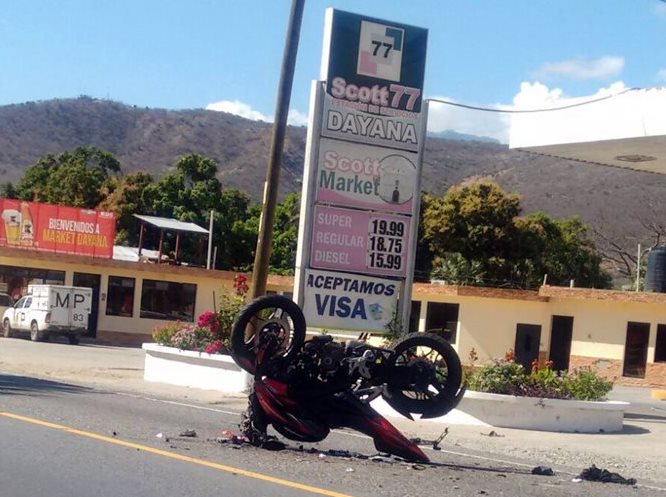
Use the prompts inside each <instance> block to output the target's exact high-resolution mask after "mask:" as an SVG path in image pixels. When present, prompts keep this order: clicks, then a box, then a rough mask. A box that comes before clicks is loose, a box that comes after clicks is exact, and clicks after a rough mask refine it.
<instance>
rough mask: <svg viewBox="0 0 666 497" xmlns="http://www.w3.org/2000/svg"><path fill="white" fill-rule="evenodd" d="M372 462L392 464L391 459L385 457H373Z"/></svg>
mask: <svg viewBox="0 0 666 497" xmlns="http://www.w3.org/2000/svg"><path fill="white" fill-rule="evenodd" d="M370 460H371V461H372V462H391V459H390V458H388V457H384V456H372V457H371V458H370Z"/></svg>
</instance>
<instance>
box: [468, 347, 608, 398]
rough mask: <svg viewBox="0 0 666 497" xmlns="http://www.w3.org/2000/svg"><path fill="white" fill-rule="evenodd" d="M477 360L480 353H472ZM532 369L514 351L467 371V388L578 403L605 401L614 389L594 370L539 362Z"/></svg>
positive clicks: (534, 362) (472, 357) (473, 351)
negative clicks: (558, 367) (557, 368)
mask: <svg viewBox="0 0 666 497" xmlns="http://www.w3.org/2000/svg"><path fill="white" fill-rule="evenodd" d="M476 359H477V356H476V351H475V350H474V349H472V351H471V352H470V360H471V361H472V363H473V362H474V361H476ZM531 366H532V367H531V370H530V371H529V372H527V371H525V368H523V366H522V365H520V364H518V363H516V362H515V354H514V353H513V351H512V350H510V351H509V352H507V354H506V355H505V357H504V358H503V359H497V360H495V361H493V364H490V365H487V366H481V367H478V368H475V367H474V365H473V364H472V365H471V366H468V367H466V373H467V376H466V382H467V388H469V389H470V390H476V391H479V392H487V393H499V394H506V395H516V396H519V397H539V398H546V399H575V400H604V399H605V398H606V395H607V394H608V392H610V391H611V389H612V388H613V383H612V382H611V381H608V380H605V379H603V378H600V377H599V376H597V374H596V373H595V372H594V371H593V370H592V369H590V368H581V369H576V370H573V371H554V370H553V362H552V361H545V362H543V363H542V362H539V360H538V359H535V360H534V361H533V362H532V365H531Z"/></svg>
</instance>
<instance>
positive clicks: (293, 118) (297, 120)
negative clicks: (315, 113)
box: [287, 109, 308, 126]
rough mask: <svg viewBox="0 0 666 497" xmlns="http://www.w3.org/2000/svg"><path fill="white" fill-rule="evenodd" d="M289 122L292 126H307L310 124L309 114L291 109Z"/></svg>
mask: <svg viewBox="0 0 666 497" xmlns="http://www.w3.org/2000/svg"><path fill="white" fill-rule="evenodd" d="M287 123H288V124H291V125H292V126H307V125H308V115H307V114H304V113H303V112H301V111H300V110H296V109H289V116H288V117H287Z"/></svg>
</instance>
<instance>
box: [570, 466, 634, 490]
mask: <svg viewBox="0 0 666 497" xmlns="http://www.w3.org/2000/svg"><path fill="white" fill-rule="evenodd" d="M583 480H586V481H600V482H602V483H619V484H621V485H636V479H635V478H625V477H623V476H621V475H619V474H618V473H612V472H611V471H608V470H606V469H599V468H597V467H596V466H595V465H594V464H593V465H592V466H590V467H589V468H587V469H584V470H583V471H582V472H581V473H580V474H579V475H578V476H577V477H576V478H574V479H573V481H575V482H579V481H583Z"/></svg>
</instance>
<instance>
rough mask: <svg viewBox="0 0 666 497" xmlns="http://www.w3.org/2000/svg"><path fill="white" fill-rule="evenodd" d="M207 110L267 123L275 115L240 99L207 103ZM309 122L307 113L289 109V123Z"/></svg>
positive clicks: (297, 124)
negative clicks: (255, 108)
mask: <svg viewBox="0 0 666 497" xmlns="http://www.w3.org/2000/svg"><path fill="white" fill-rule="evenodd" d="M206 110H215V111H219V112H228V113H229V114H234V115H235V116H240V117H244V118H245V119H250V120H252V121H264V122H267V123H270V122H273V117H269V116H267V115H265V114H262V113H261V112H259V111H258V110H254V109H253V108H252V107H251V106H250V105H248V104H246V103H244V102H240V101H239V100H233V101H231V100H221V101H219V102H212V103H210V104H208V105H206ZM307 122H308V116H307V114H304V113H302V112H300V111H298V110H296V109H290V110H289V116H288V118H287V123H288V124H291V125H292V126H304V125H306V124H307Z"/></svg>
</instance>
